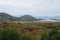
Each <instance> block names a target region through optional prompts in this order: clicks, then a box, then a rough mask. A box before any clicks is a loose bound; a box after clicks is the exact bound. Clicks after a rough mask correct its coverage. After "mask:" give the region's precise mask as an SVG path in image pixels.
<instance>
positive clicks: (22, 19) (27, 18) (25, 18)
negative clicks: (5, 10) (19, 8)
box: [20, 15, 38, 21]
mask: <svg viewBox="0 0 60 40" xmlns="http://www.w3.org/2000/svg"><path fill="white" fill-rule="evenodd" d="M37 20H38V19H36V18H34V17H32V16H30V15H24V16H21V17H20V21H37Z"/></svg>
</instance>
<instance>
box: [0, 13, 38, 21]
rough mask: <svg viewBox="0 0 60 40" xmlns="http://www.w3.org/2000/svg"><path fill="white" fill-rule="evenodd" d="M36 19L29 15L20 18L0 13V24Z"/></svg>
mask: <svg viewBox="0 0 60 40" xmlns="http://www.w3.org/2000/svg"><path fill="white" fill-rule="evenodd" d="M36 20H38V19H36V18H34V17H32V16H30V15H24V16H21V17H14V16H11V15H9V14H7V13H4V12H1V13H0V22H10V21H12V22H13V21H36Z"/></svg>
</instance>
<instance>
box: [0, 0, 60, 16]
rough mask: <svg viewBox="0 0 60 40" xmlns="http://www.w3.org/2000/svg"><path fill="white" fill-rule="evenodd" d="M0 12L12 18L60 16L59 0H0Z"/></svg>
mask: <svg viewBox="0 0 60 40" xmlns="http://www.w3.org/2000/svg"><path fill="white" fill-rule="evenodd" d="M0 12H6V13H8V14H10V15H13V16H17V17H18V16H22V15H25V14H28V15H32V16H36V17H37V16H60V0H0Z"/></svg>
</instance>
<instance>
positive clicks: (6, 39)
mask: <svg viewBox="0 0 60 40" xmlns="http://www.w3.org/2000/svg"><path fill="white" fill-rule="evenodd" d="M0 40H20V38H19V34H18V33H17V32H16V31H15V30H6V29H5V30H0Z"/></svg>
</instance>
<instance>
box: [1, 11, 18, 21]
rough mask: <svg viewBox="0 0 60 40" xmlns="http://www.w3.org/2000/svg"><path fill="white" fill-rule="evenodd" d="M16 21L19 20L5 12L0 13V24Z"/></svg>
mask: <svg viewBox="0 0 60 40" xmlns="http://www.w3.org/2000/svg"><path fill="white" fill-rule="evenodd" d="M16 20H17V18H16V17H14V16H11V15H9V14H7V13H4V12H1V13H0V22H8V21H16Z"/></svg>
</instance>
